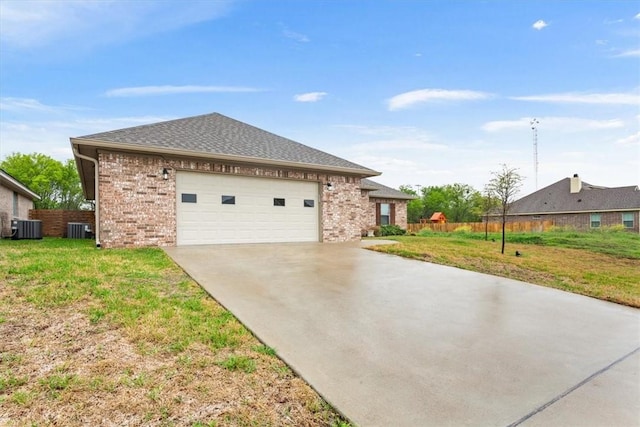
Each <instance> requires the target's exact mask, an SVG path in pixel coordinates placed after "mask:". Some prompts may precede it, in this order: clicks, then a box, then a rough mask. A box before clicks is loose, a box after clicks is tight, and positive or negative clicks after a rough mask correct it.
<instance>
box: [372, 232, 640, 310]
mask: <svg viewBox="0 0 640 427" xmlns="http://www.w3.org/2000/svg"><path fill="white" fill-rule="evenodd" d="M507 236H508V240H507V245H506V249H505V254H504V255H501V254H500V235H499V234H494V235H489V240H488V241H485V240H484V234H481V233H434V232H425V233H423V234H422V235H420V236H397V237H386V239H392V240H396V241H398V242H399V244H396V245H384V246H375V247H370V248H369V249H372V250H376V251H379V252H386V253H390V254H395V255H400V256H404V257H408V258H414V259H419V260H423V261H429V262H434V263H437V264H443V265H450V266H454V267H459V268H464V269H467V270H473V271H479V272H482V273H488V274H493V275H496V276H502V277H509V278H513V279H518V280H522V281H525V282H529V283H535V284H538V285H543V286H549V287H552V288H557V289H562V290H566V291H569V292H574V293H578V294H582V295H588V296H591V297H594V298H599V299H603V300H607V301H613V302H616V303H619V304H625V305H630V306H632V307H640V236H638V235H637V234H632V233H627V232H623V231H620V232H595V233H576V232H561V231H558V232H550V233H518V234H507ZM516 251H518V252H519V253H520V254H521V256H515V252H516Z"/></svg>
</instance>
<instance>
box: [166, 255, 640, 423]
mask: <svg viewBox="0 0 640 427" xmlns="http://www.w3.org/2000/svg"><path fill="white" fill-rule="evenodd" d="M166 251H167V253H168V254H169V255H170V256H171V257H172V258H173V259H174V260H175V261H176V262H177V263H178V264H179V265H180V266H182V268H184V270H185V271H186V272H187V273H189V274H190V275H191V276H192V277H193V278H194V279H195V280H196V281H197V282H198V283H200V284H201V285H202V286H203V287H204V289H206V290H207V291H208V292H209V293H210V294H211V295H212V296H213V297H214V298H215V299H216V300H218V301H219V302H220V303H221V304H223V305H224V306H225V307H227V308H228V309H229V310H230V311H232V312H233V314H235V315H236V316H237V317H238V318H239V319H240V321H242V322H243V323H244V324H245V325H246V326H247V327H248V328H249V329H251V330H252V331H253V332H254V333H255V334H256V335H257V336H258V337H259V338H260V339H261V340H262V341H263V342H265V343H266V344H267V345H269V346H271V347H274V348H275V349H276V350H277V353H278V355H279V356H280V357H281V358H282V359H284V360H285V361H286V362H287V363H288V364H289V365H290V366H291V367H292V368H293V369H294V370H295V371H297V372H298V373H299V374H300V375H301V376H302V377H303V378H304V379H305V380H306V381H307V382H309V384H311V385H312V386H313V387H314V388H315V389H316V390H317V391H318V392H319V393H320V394H321V395H322V396H323V397H324V398H325V399H326V400H328V401H329V402H330V403H331V404H332V405H334V406H335V407H336V408H337V409H338V410H339V411H341V412H342V413H343V414H345V415H346V416H347V417H348V418H349V419H350V420H352V421H353V422H354V423H355V424H357V425H359V426H391V425H393V426H463V425H469V426H511V425H523V426H573V425H580V426H639V425H640V310H636V309H632V308H629V307H624V306H619V305H616V304H612V303H607V302H603V301H598V300H595V299H591V298H587V297H582V296H579V295H573V294H570V293H566V292H561V291H557V290H553V289H548V288H544V287H539V286H534V285H529V284H525V283H522V282H518V281H514V280H508V279H502V278H498V277H494V276H489V275H483V274H478V273H473V272H469V271H464V270H459V269H455V268H450V267H444V266H439V265H435V264H430V263H426V262H420V261H413V260H407V259H402V258H399V257H395V256H392V255H386V254H381V253H375V252H371V251H367V250H364V249H362V248H361V247H360V245H357V244H314V243H307V244H270V245H224V246H192V247H178V248H167V249H166Z"/></svg>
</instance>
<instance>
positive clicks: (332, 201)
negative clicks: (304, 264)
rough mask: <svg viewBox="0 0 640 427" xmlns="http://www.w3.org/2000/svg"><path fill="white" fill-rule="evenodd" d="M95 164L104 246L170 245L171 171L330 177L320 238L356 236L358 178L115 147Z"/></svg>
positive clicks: (173, 176)
mask: <svg viewBox="0 0 640 427" xmlns="http://www.w3.org/2000/svg"><path fill="white" fill-rule="evenodd" d="M99 163H100V167H99V181H100V195H99V197H100V222H101V224H102V227H101V230H100V241H101V244H102V246H103V247H105V248H113V247H133V246H174V245H175V244H176V238H177V235H176V233H177V230H176V181H175V180H176V173H175V172H176V171H177V170H189V171H200V172H208V173H224V174H235V175H244V176H263V177H269V178H282V179H296V180H305V181H314V182H320V183H322V184H325V183H327V182H331V183H332V184H333V190H332V191H329V190H328V188H327V187H326V186H325V185H322V186H321V187H322V195H321V200H322V205H321V206H320V212H321V218H320V221H321V230H322V241H324V242H344V241H353V240H358V239H359V238H360V231H361V217H362V215H363V204H362V203H361V199H362V198H361V191H360V179H359V178H354V177H348V176H340V175H327V174H318V173H315V172H310V171H301V170H281V169H276V168H269V167H252V166H243V165H232V164H224V163H219V162H212V161H202V160H197V161H196V160H186V159H172V158H161V157H157V156H145V155H132V154H124V153H116V152H100V154H99ZM163 168H167V169H169V172H170V173H169V179H168V180H166V181H165V180H164V179H163V178H162V176H161V175H162V169H163ZM405 222H406V208H405Z"/></svg>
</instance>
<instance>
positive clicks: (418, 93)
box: [388, 89, 491, 111]
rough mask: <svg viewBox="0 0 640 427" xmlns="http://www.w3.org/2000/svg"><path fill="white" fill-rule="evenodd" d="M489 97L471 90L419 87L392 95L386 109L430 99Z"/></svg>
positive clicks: (450, 99)
mask: <svg viewBox="0 0 640 427" xmlns="http://www.w3.org/2000/svg"><path fill="white" fill-rule="evenodd" d="M490 97H491V94H488V93H484V92H476V91H472V90H446V89H420V90H414V91H411V92H405V93H401V94H399V95H396V96H394V97H392V98H391V99H389V101H388V109H389V111H395V110H402V109H405V108H409V107H412V106H413V105H415V104H422V103H425V102H431V101H475V100H480V99H487V98H490Z"/></svg>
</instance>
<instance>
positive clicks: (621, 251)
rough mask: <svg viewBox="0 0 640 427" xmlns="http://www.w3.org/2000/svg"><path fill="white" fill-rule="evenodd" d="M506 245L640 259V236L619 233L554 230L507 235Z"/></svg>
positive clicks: (465, 235)
mask: <svg viewBox="0 0 640 427" xmlns="http://www.w3.org/2000/svg"><path fill="white" fill-rule="evenodd" d="M419 235H421V236H439V237H448V238H451V239H453V240H457V241H458V242H464V241H465V240H484V239H485V235H484V233H471V232H453V233H435V232H432V231H430V230H423V231H422V232H420V233H419ZM488 239H489V240H494V241H500V240H501V239H502V234H500V233H489V235H488ZM505 240H506V242H507V243H523V244H533V245H541V246H552V247H560V248H570V249H582V250H585V251H589V252H596V253H601V254H606V255H611V256H614V257H618V258H630V259H640V235H639V234H636V233H631V232H628V231H624V230H618V229H603V230H592V231H573V230H554V231H548V232H544V233H507V234H506V236H505Z"/></svg>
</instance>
